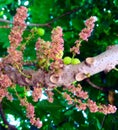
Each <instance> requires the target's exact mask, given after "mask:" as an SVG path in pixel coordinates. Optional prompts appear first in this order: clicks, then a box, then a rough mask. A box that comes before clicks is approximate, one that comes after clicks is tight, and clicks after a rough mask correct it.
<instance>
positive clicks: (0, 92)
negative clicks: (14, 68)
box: [0, 74, 12, 102]
mask: <svg viewBox="0 0 118 130" xmlns="http://www.w3.org/2000/svg"><path fill="white" fill-rule="evenodd" d="M11 85H12V82H11V80H10V78H9V77H8V76H7V75H6V74H0V102H1V101H2V99H3V98H4V97H7V99H8V100H10V101H12V96H11V95H10V94H9V92H8V91H7V87H9V86H11Z"/></svg>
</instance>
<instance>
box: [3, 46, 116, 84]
mask: <svg viewBox="0 0 118 130" xmlns="http://www.w3.org/2000/svg"><path fill="white" fill-rule="evenodd" d="M117 64H118V45H114V46H110V47H109V49H107V50H106V51H105V52H103V53H101V54H100V55H98V56H95V57H89V58H86V60H85V61H83V62H81V63H80V64H77V65H65V66H64V68H63V69H62V71H61V72H60V73H59V74H52V73H51V72H50V73H46V72H44V71H42V70H38V71H33V70H24V73H26V74H28V75H30V76H31V78H30V79H28V78H26V77H25V76H24V75H22V74H20V73H19V72H18V71H17V70H16V69H14V68H13V67H12V66H5V68H4V69H5V73H7V74H8V76H9V77H10V78H11V79H12V80H13V82H15V83H18V84H19V85H21V86H37V84H39V83H41V84H43V85H48V86H61V85H64V86H68V85H70V84H71V83H72V82H73V81H75V80H77V81H82V80H84V79H86V78H88V77H89V76H92V75H94V74H97V73H99V72H101V71H110V70H112V69H113V68H115V66H116V65H117Z"/></svg>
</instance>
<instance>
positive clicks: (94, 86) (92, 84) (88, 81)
mask: <svg viewBox="0 0 118 130" xmlns="http://www.w3.org/2000/svg"><path fill="white" fill-rule="evenodd" d="M86 82H87V83H88V84H90V85H91V86H92V87H93V88H96V89H99V90H101V91H103V90H104V89H103V88H101V87H99V86H97V85H95V84H94V83H92V82H91V81H90V79H86Z"/></svg>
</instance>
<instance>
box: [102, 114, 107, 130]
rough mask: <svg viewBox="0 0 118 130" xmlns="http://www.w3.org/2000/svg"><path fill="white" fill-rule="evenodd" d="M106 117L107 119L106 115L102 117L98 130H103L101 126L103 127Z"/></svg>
mask: <svg viewBox="0 0 118 130" xmlns="http://www.w3.org/2000/svg"><path fill="white" fill-rule="evenodd" d="M106 117H107V115H104V117H103V119H102V123H101V129H100V130H102V128H103V126H104V122H105V119H106Z"/></svg>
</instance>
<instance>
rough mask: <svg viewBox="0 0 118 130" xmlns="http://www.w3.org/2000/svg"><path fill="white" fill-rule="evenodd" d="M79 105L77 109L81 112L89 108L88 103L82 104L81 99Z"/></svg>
mask: <svg viewBox="0 0 118 130" xmlns="http://www.w3.org/2000/svg"><path fill="white" fill-rule="evenodd" d="M78 103H79V105H78V104H76V108H77V109H79V110H86V108H87V103H82V101H81V100H80V99H79V100H78Z"/></svg>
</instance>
